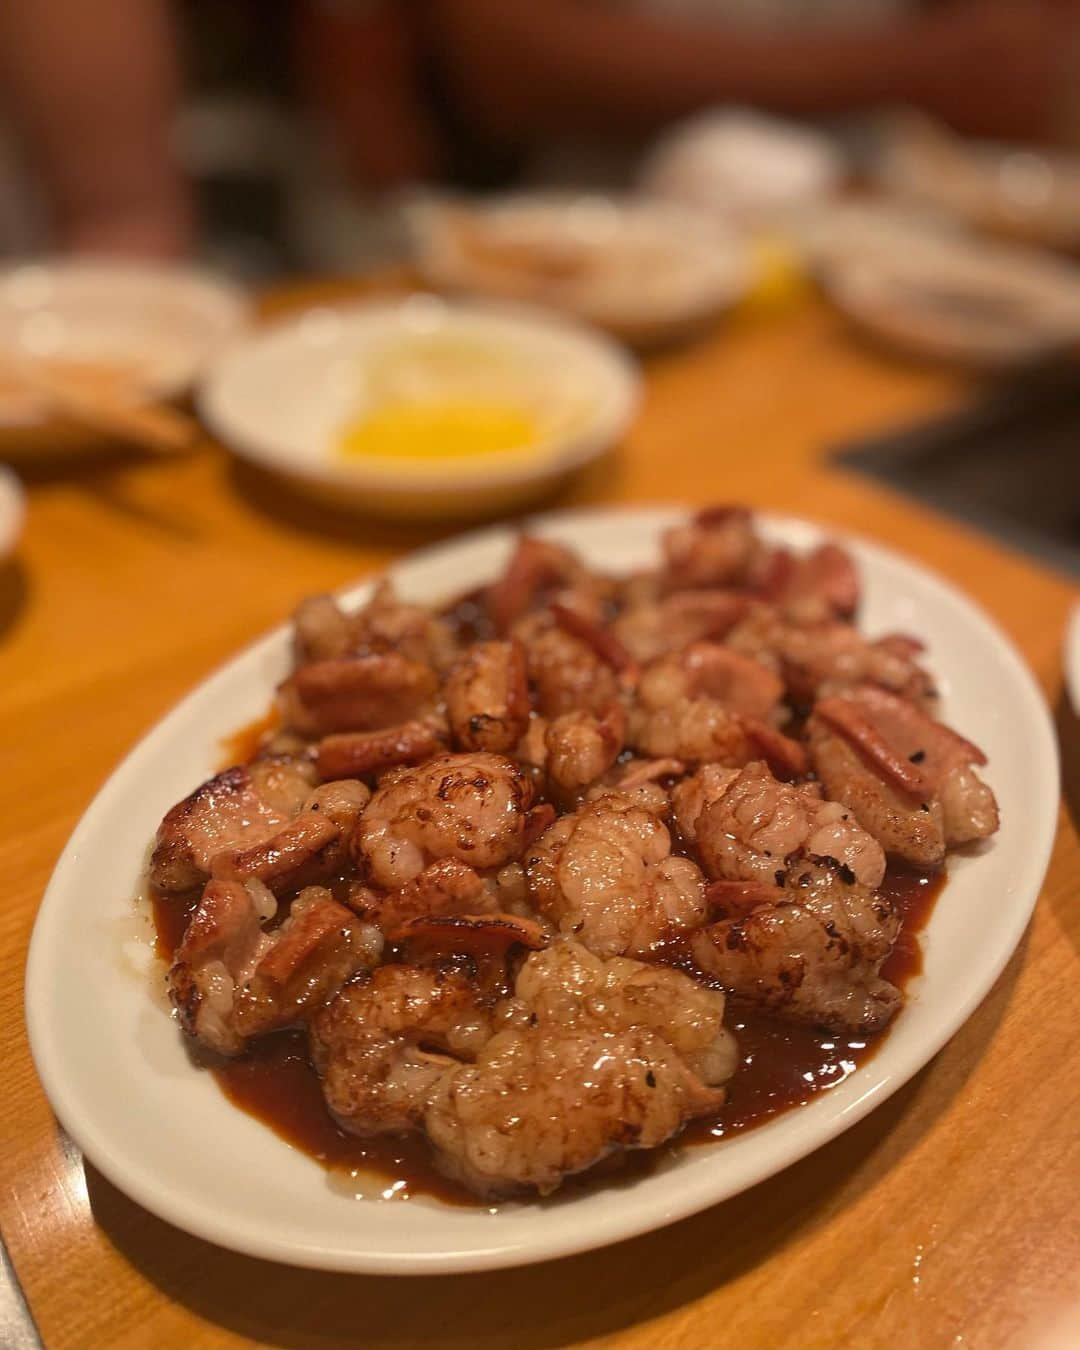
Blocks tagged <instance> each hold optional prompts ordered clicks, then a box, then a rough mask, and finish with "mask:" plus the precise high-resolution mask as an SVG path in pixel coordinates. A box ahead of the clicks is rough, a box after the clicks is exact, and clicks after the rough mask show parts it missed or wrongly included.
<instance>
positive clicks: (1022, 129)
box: [434, 0, 1063, 139]
mask: <svg viewBox="0 0 1080 1350" xmlns="http://www.w3.org/2000/svg"><path fill="white" fill-rule="evenodd" d="M434 6H435V13H436V16H437V20H438V23H439V30H440V32H441V35H442V43H443V51H444V55H445V59H446V62H447V66H448V69H449V71H450V74H451V77H452V78H453V79H454V80H455V84H456V87H457V90H458V94H459V97H460V98H461V99H462V101H463V102H464V104H465V106H466V107H467V108H469V109H471V111H472V113H473V115H474V117H476V118H477V119H478V120H480V121H482V122H483V123H484V124H485V125H487V126H489V127H491V128H492V129H493V130H494V131H495V132H496V133H502V134H503V135H504V136H506V138H507V139H528V138H530V137H532V136H543V135H545V134H549V133H551V132H565V131H569V132H580V131H590V132H615V133H619V132H622V133H627V132H629V133H632V134H633V133H641V132H647V131H651V130H654V129H655V128H656V127H658V126H660V125H662V124H663V123H665V122H667V121H669V120H670V119H672V118H675V117H679V116H682V115H684V114H686V113H689V112H692V111H694V110H696V109H698V108H700V107H703V106H707V105H709V104H712V103H719V102H735V103H740V102H743V103H750V104H754V105H756V106H759V107H764V108H769V109H772V110H774V111H777V112H780V113H787V114H793V115H814V114H824V113H831V112H843V111H847V110H850V109H854V108H859V107H866V106H870V105H880V104H890V103H893V104H898V103H909V104H913V105H915V106H919V107H922V108H925V109H926V110H927V111H930V112H935V113H939V114H940V115H942V116H944V117H946V118H947V119H949V120H950V121H952V122H953V123H954V124H956V125H958V126H959V128H960V129H962V130H967V131H982V132H986V133H988V134H993V133H998V134H1010V133H1011V134H1017V135H1027V134H1036V133H1038V132H1041V131H1042V130H1044V127H1043V126H1042V125H1041V124H1042V123H1043V122H1044V121H1045V118H1046V115H1047V112H1048V104H1049V101H1050V100H1051V98H1052V97H1053V96H1055V94H1056V92H1057V85H1058V84H1059V83H1060V79H1059V78H1058V76H1057V72H1056V70H1055V69H1054V68H1053V67H1054V63H1055V61H1056V59H1057V46H1056V38H1057V29H1058V28H1059V27H1060V25H1061V22H1062V17H1061V16H1062V11H1061V9H1060V8H1058V9H1054V8H1053V7H1050V8H1046V7H1044V5H1043V4H1042V3H1041V0H1019V2H1018V3H1013V0H987V2H986V3H979V0H967V3H964V4H959V5H948V6H945V7H943V8H941V9H934V10H932V11H931V12H928V13H926V14H924V15H918V16H916V17H914V18H911V19H907V20H904V19H899V20H897V21H895V22H892V23H885V24H881V25H877V24H871V23H866V24H853V25H851V26H849V27H845V28H839V29H831V28H830V29H823V30H822V29H819V30H816V31H814V30H803V31H799V30H798V29H797V28H794V29H784V28H776V29H770V30H768V31H765V30H762V29H753V28H748V27H742V26H736V25H732V24H730V23H723V22H721V21H717V22H715V23H713V22H709V21H707V20H704V19H703V20H701V21H697V20H684V19H679V18H675V17H667V16H653V15H650V14H646V13H643V12H641V11H639V10H635V9H632V8H629V7H623V6H620V5H619V4H603V3H601V4H597V3H593V2H592V0H544V3H542V4H508V3H505V0H434ZM1055 16H1056V17H1055ZM1052 77H1053V78H1052ZM1062 78H1063V76H1062Z"/></svg>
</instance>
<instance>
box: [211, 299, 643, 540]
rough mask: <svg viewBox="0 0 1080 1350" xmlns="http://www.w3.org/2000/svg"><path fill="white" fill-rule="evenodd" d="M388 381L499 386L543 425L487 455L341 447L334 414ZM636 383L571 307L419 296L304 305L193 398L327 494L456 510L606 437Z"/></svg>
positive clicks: (342, 421)
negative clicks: (523, 441) (515, 444)
mask: <svg viewBox="0 0 1080 1350" xmlns="http://www.w3.org/2000/svg"><path fill="white" fill-rule="evenodd" d="M389 386H392V387H393V389H394V390H395V391H397V397H409V396H413V395H415V396H419V397H421V398H423V397H425V396H429V395H435V396H438V395H440V394H442V393H450V394H455V393H457V392H460V391H462V390H463V391H465V393H466V394H467V395H468V396H470V397H473V396H477V395H485V394H486V395H488V396H490V397H495V398H499V399H500V400H502V399H509V400H510V401H511V402H512V403H514V404H521V405H522V406H525V407H527V408H528V409H529V410H530V411H531V412H532V413H534V414H535V419H536V422H537V425H538V426H539V427H540V428H541V434H540V435H539V436H538V438H537V439H536V440H534V441H533V442H532V443H530V444H528V445H527V446H524V447H523V448H521V449H520V450H508V451H499V452H497V453H495V454H491V455H475V456H464V457H460V458H457V457H447V458H442V457H439V458H421V459H408V458H404V457H401V458H395V457H392V456H383V457H376V456H374V455H364V456H357V457H346V456H345V455H343V454H342V453H341V451H340V449H339V448H338V442H339V440H340V436H341V434H342V431H343V429H344V428H345V427H346V426H347V425H348V424H349V422H350V421H352V420H354V419H356V418H358V417H361V416H363V414H364V413H365V412H369V411H374V410H376V409H377V408H378V407H379V406H380V400H382V399H383V397H384V396H385V392H386V390H387V388H388V387H389ZM638 388H639V380H638V376H637V372H636V370H635V368H634V366H633V364H632V363H631V361H630V360H629V358H628V357H626V355H625V354H624V353H623V352H622V351H621V350H620V349H619V348H618V347H617V346H616V345H615V344H614V343H613V342H611V341H609V340H608V339H606V338H604V337H602V336H600V335H599V334H596V333H592V332H590V331H589V330H587V329H585V328H583V327H581V326H580V325H577V324H574V323H571V322H570V321H569V320H565V319H562V318H559V317H558V316H554V315H551V314H548V313H545V312H544V311H538V310H532V309H528V308H526V307H524V306H512V305H495V304H466V303H451V302H448V301H444V300H440V299H438V298H436V297H434V296H430V295H413V296H408V297H406V298H404V299H400V300H392V301H380V302H374V303H366V304H357V305H352V306H345V307H341V308H334V309H317V310H311V311H309V312H308V313H306V314H303V315H301V316H299V317H298V318H293V319H288V320H285V321H284V322H282V323H279V324H277V325H274V326H272V327H269V328H265V329H262V330H260V331H259V332H257V333H254V334H252V335H251V336H249V337H247V338H245V339H244V340H242V341H240V342H238V343H237V344H235V345H234V346H233V347H232V349H231V350H230V351H229V352H227V353H226V354H225V355H224V356H223V357H222V359H221V360H220V361H219V362H218V363H217V364H216V365H215V366H214V367H213V369H212V370H210V371H209V372H208V374H207V376H206V379H205V381H204V382H203V384H202V387H201V389H200V391H199V410H200V413H201V414H202V417H203V419H204V421H205V422H206V424H207V426H208V427H209V428H210V430H211V431H212V432H213V434H214V435H215V436H216V437H217V438H218V439H220V440H221V441H222V442H223V443H224V444H225V445H226V446H228V447H229V448H230V449H232V450H234V451H235V452H236V454H238V455H240V456H241V457H242V458H244V459H247V460H250V461H251V462H252V463H254V464H256V465H257V466H258V467H259V468H261V469H266V470H269V471H271V472H273V473H277V474H283V475H285V476H287V477H288V478H289V479H290V480H291V481H292V482H293V483H295V484H296V486H297V487H299V488H301V489H303V490H304V491H305V492H307V493H309V494H311V495H313V496H316V497H318V498H320V499H322V500H325V501H327V502H329V503H330V504H331V505H333V506H336V507H341V508H346V509H353V510H358V511H361V512H363V513H365V514H367V515H384V516H386V515H393V516H399V517H409V518H446V517H451V518H454V517H458V518H459V517H462V516H467V515H480V514H485V513H493V512H496V511H507V510H510V509H513V508H514V507H517V506H520V505H521V504H522V503H524V502H527V501H529V500H531V499H533V498H535V497H537V496H538V495H541V494H543V493H544V492H548V491H550V490H551V489H552V488H554V487H555V486H556V485H557V484H558V483H559V482H561V481H562V480H563V479H565V478H566V477H567V475H569V474H570V473H571V472H573V471H574V470H575V469H578V468H580V467H581V466H582V465H584V464H585V463H587V462H588V461H589V460H592V459H595V458H596V457H598V456H599V455H601V454H603V453H604V452H605V451H607V450H609V449H610V448H611V447H612V446H613V445H614V444H615V443H616V442H617V441H618V440H619V438H620V437H621V436H622V435H623V433H624V432H625V431H626V429H627V427H628V426H629V424H630V421H631V419H632V417H633V415H634V412H635V410H636V408H637V401H638Z"/></svg>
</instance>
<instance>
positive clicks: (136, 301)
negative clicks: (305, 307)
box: [0, 259, 249, 446]
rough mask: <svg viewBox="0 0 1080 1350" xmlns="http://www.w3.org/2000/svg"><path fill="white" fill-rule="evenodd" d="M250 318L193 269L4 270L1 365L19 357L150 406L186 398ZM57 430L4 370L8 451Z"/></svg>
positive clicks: (0, 413)
mask: <svg viewBox="0 0 1080 1350" xmlns="http://www.w3.org/2000/svg"><path fill="white" fill-rule="evenodd" d="M248 317H249V306H248V302H247V300H246V298H245V296H244V294H243V292H242V291H240V290H239V289H238V288H236V287H234V286H232V285H230V284H229V283H227V282H225V281H222V280H220V279H218V278H216V277H214V276H211V275H210V274H209V273H206V272H203V271H201V270H199V269H197V268H193V267H180V266H173V265H165V264H153V263H134V262H113V261H106V260H104V259H102V260H96V259H72V260H70V261H62V260H60V261H42V262H26V263H20V264H17V265H15V266H12V267H7V268H5V269H3V270H0V357H2V354H3V352H4V350H5V349H13V350H14V351H15V352H17V353H18V354H20V355H23V356H31V357H34V358H37V359H40V360H45V361H51V362H56V363H58V364H59V365H62V366H64V367H66V368H73V369H75V370H79V371H82V372H83V374H84V375H85V377H87V378H91V379H93V378H98V379H101V380H103V381H105V380H109V379H114V380H115V381H116V382H117V383H119V385H120V387H124V388H126V387H131V388H133V389H134V390H135V391H136V392H137V393H138V394H142V395H145V396H147V397H148V398H154V399H170V398H174V397H176V396H178V395H180V394H182V393H184V392H185V391H186V390H187V389H188V388H189V387H190V385H191V384H192V383H193V381H194V380H195V378H196V377H197V375H198V374H199V372H200V371H201V370H202V368H203V366H204V365H205V364H206V363H207V362H208V361H209V360H210V359H211V358H212V357H213V356H214V355H216V353H217V352H218V351H220V350H221V348H222V347H223V346H224V344H225V343H226V342H228V341H229V340H231V339H232V338H233V337H234V336H235V335H236V334H237V332H238V331H239V330H240V329H241V328H242V327H243V326H244V325H245V324H246V322H247V321H248ZM57 425H58V424H53V423H50V422H49V419H48V417H47V415H46V414H44V413H43V411H42V409H41V407H40V405H39V404H38V402H37V401H36V400H35V399H34V397H33V396H32V395H31V394H28V393H26V392H25V391H23V390H21V389H20V388H19V387H18V382H17V380H15V381H9V380H6V379H4V378H3V372H2V368H0V430H2V431H3V432H4V433H5V444H6V443H8V442H10V443H11V444H12V445H18V443H19V437H18V436H16V435H13V434H11V433H12V432H25V431H27V430H32V429H37V430H40V429H41V428H43V427H48V428H50V429H51V428H53V427H55V426H57ZM42 439H43V438H42V437H41V436H40V435H38V436H32V437H31V438H30V443H31V444H32V445H33V446H37V445H38V444H40V443H41V441H42ZM67 439H70V437H69V438H67Z"/></svg>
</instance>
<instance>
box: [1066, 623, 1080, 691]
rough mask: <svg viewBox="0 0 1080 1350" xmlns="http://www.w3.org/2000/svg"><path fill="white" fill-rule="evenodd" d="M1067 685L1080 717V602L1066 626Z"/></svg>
mask: <svg viewBox="0 0 1080 1350" xmlns="http://www.w3.org/2000/svg"><path fill="white" fill-rule="evenodd" d="M1065 685H1066V687H1067V688H1068V691H1069V698H1070V700H1071V702H1072V706H1073V712H1074V713H1075V714H1076V715H1077V717H1080V602H1078V603H1077V604H1075V605H1074V606H1073V608H1072V613H1071V614H1070V615H1069V622H1068V625H1067V626H1066V628H1065Z"/></svg>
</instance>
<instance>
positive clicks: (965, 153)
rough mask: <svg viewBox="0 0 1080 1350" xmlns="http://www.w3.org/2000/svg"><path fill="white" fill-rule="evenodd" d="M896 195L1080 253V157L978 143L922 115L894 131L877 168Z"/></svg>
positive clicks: (999, 232) (977, 224) (1019, 237)
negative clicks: (953, 132) (964, 138)
mask: <svg viewBox="0 0 1080 1350" xmlns="http://www.w3.org/2000/svg"><path fill="white" fill-rule="evenodd" d="M877 176H878V180H879V182H880V184H881V185H882V186H883V187H884V188H885V189H886V190H887V191H889V192H892V193H895V194H897V195H898V196H901V197H906V198H908V199H910V200H912V201H918V202H922V203H924V204H926V205H929V206H933V207H935V208H937V209H939V210H942V211H947V212H949V213H950V214H951V215H953V216H955V217H957V218H958V219H960V220H963V221H965V222H966V223H967V224H968V225H971V226H974V227H975V228H977V229H980V230H985V231H987V232H988V233H992V234H997V235H1001V236H1004V237H1006V238H1009V239H1013V240H1017V241H1020V242H1024V243H1030V244H1041V245H1044V246H1046V247H1049V248H1055V249H1061V250H1064V251H1066V252H1075V251H1077V250H1080V154H1077V153H1075V152H1069V151H1065V150H1048V149H1045V148H1043V147H1041V146H1026V145H1005V144H998V143H993V142H985V141H981V142H974V141H967V140H963V139H962V138H961V137H959V136H955V135H953V134H952V133H951V132H949V131H948V130H946V129H945V128H942V127H939V126H938V125H937V124H936V123H933V122H930V121H928V120H926V119H922V118H905V119H903V120H902V121H901V122H900V123H899V124H897V125H895V126H894V127H893V128H892V130H891V131H890V132H889V133H888V134H887V136H886V140H885V144H884V146H883V150H882V153H881V156H880V161H879V165H878V170H877Z"/></svg>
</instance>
